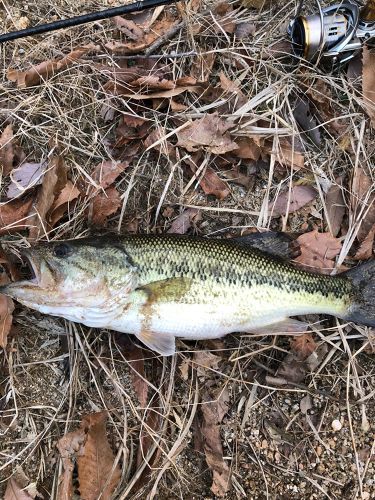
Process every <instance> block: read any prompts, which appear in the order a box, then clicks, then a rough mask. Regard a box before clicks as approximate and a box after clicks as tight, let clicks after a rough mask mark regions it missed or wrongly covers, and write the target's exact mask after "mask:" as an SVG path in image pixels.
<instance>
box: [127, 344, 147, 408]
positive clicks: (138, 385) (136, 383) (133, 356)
mask: <svg viewBox="0 0 375 500" xmlns="http://www.w3.org/2000/svg"><path fill="white" fill-rule="evenodd" d="M125 357H126V359H127V360H128V362H129V365H130V375H131V379H132V384H133V387H134V391H135V393H136V394H137V397H138V401H139V404H140V406H141V407H142V408H146V405H147V396H148V385H147V382H146V380H145V376H146V375H145V365H144V353H143V350H142V349H141V348H140V347H137V346H135V345H133V346H132V347H131V349H128V350H127V352H126V353H125Z"/></svg>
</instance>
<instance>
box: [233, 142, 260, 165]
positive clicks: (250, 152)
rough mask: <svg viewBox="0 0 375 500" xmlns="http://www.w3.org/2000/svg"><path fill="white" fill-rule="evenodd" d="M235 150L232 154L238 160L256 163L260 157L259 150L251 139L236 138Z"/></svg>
mask: <svg viewBox="0 0 375 500" xmlns="http://www.w3.org/2000/svg"><path fill="white" fill-rule="evenodd" d="M236 144H237V149H235V150H234V151H233V154H235V155H236V156H238V158H243V159H250V160H254V161H258V160H259V158H260V155H261V151H262V150H261V148H260V147H259V146H258V144H257V143H256V142H255V141H254V139H253V138H252V137H236Z"/></svg>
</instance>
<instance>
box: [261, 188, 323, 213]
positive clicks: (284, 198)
mask: <svg viewBox="0 0 375 500" xmlns="http://www.w3.org/2000/svg"><path fill="white" fill-rule="evenodd" d="M316 196H317V191H316V190H315V189H314V188H313V187H312V186H293V187H292V189H291V190H290V192H289V190H288V191H283V192H281V193H279V195H278V196H277V198H276V199H275V200H274V201H273V202H272V203H270V205H269V208H268V209H269V211H270V212H271V214H272V215H273V216H274V217H278V216H280V215H286V213H287V211H288V213H293V212H296V211H297V210H299V209H300V208H301V207H304V206H305V205H307V204H308V203H310V202H311V201H313V200H314V199H315V198H316ZM289 200H290V201H289Z"/></svg>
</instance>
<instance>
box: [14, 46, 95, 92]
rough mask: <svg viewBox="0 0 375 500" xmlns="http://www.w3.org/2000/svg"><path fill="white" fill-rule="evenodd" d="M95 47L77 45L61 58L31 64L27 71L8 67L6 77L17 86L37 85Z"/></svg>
mask: <svg viewBox="0 0 375 500" xmlns="http://www.w3.org/2000/svg"><path fill="white" fill-rule="evenodd" d="M94 48H95V46H94V45H92V44H91V45H86V46H83V47H78V48H77V49H75V50H73V51H72V52H70V53H69V54H67V55H66V56H64V57H63V58H61V59H56V60H54V61H52V60H50V61H43V62H42V63H40V64H38V65H37V66H32V67H31V68H30V69H29V70H27V71H18V70H16V69H8V79H9V80H10V81H11V82H16V83H17V87H18V88H25V87H32V86H34V85H38V84H39V83H40V82H42V81H43V80H48V79H49V78H51V77H52V76H53V75H54V74H55V73H57V72H58V71H61V70H63V69H66V68H67V67H69V66H71V65H72V64H73V63H74V62H76V61H78V60H79V59H80V58H81V57H82V56H84V55H85V54H87V53H88V52H89V51H91V50H93V49H94Z"/></svg>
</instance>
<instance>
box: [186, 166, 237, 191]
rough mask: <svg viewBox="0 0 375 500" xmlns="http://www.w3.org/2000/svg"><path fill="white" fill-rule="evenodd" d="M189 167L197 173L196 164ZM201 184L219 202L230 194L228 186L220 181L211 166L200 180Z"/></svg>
mask: <svg viewBox="0 0 375 500" xmlns="http://www.w3.org/2000/svg"><path fill="white" fill-rule="evenodd" d="M189 165H190V168H191V169H192V171H193V172H195V171H196V167H195V166H194V164H193V163H192V162H189ZM199 184H200V186H201V188H202V189H203V191H204V192H205V193H206V194H212V195H214V196H216V198H217V199H218V200H224V198H226V197H227V196H228V194H229V193H230V190H229V188H228V186H227V184H226V183H225V182H224V181H223V180H221V179H220V177H219V176H218V175H217V173H216V172H215V170H214V169H213V168H211V167H210V166H208V167H206V169H205V171H204V175H203V177H202V176H201V177H200V178H199Z"/></svg>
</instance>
